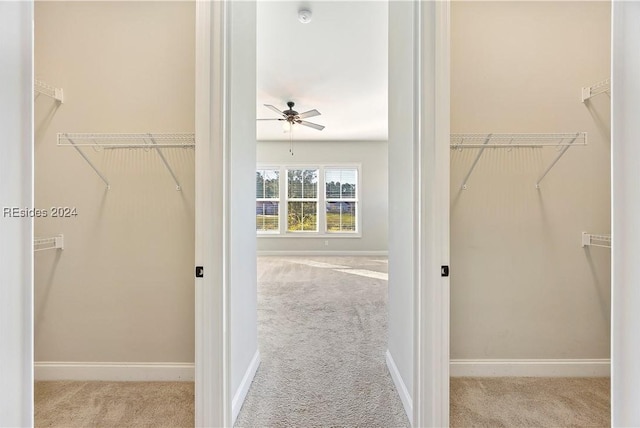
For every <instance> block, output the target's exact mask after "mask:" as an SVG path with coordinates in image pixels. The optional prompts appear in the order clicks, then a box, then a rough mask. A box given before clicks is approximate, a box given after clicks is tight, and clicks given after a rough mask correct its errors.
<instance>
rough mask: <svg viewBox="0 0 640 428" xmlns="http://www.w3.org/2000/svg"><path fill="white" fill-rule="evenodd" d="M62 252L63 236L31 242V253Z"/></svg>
mask: <svg viewBox="0 0 640 428" xmlns="http://www.w3.org/2000/svg"><path fill="white" fill-rule="evenodd" d="M56 249H59V250H64V235H62V234H60V235H58V236H53V237H50V238H35V239H34V240H33V251H45V250H56Z"/></svg>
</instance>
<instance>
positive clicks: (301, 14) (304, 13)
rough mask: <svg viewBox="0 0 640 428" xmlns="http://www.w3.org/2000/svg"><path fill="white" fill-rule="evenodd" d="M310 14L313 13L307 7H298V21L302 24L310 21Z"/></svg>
mask: <svg viewBox="0 0 640 428" xmlns="http://www.w3.org/2000/svg"><path fill="white" fill-rule="evenodd" d="M312 16H313V14H312V13H311V11H310V10H309V9H300V10H299V11H298V21H300V22H302V23H303V24H308V23H310V22H311V17H312Z"/></svg>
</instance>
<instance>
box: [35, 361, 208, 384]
mask: <svg viewBox="0 0 640 428" xmlns="http://www.w3.org/2000/svg"><path fill="white" fill-rule="evenodd" d="M33 368H34V378H35V380H105V381H193V380H194V371H195V370H194V364H193V363H110V362H95V363H94V362H64V361H63V362H59V361H37V362H35V363H34V365H33Z"/></svg>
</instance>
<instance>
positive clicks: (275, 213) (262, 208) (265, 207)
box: [256, 201, 280, 231]
mask: <svg viewBox="0 0 640 428" xmlns="http://www.w3.org/2000/svg"><path fill="white" fill-rule="evenodd" d="M279 217H280V216H279V203H278V202H271V201H259V202H256V230H258V231H267V230H276V231H277V230H278V219H279Z"/></svg>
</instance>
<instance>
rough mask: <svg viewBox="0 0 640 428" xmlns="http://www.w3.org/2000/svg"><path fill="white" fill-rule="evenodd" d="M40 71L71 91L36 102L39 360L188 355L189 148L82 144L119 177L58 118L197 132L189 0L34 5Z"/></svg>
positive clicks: (76, 126) (73, 125)
mask: <svg viewBox="0 0 640 428" xmlns="http://www.w3.org/2000/svg"><path fill="white" fill-rule="evenodd" d="M35 23H36V32H35V36H36V38H35V74H36V77H38V78H41V79H42V80H45V81H46V82H48V83H50V84H52V85H55V86H58V87H62V88H63V89H64V93H65V103H64V104H63V105H61V106H59V107H58V108H56V107H55V103H54V102H53V100H51V99H49V98H46V97H42V96H41V97H38V98H37V99H36V102H35V113H36V116H35V127H36V141H35V158H36V159H35V171H36V172H35V195H36V204H35V205H36V206H37V207H39V208H48V207H50V206H69V207H75V208H76V209H77V212H78V216H77V217H75V218H71V219H59V220H56V219H52V218H46V219H37V220H36V222H35V234H36V236H48V235H55V234H58V233H63V234H64V236H65V249H64V251H61V252H58V253H57V252H55V251H45V252H39V253H36V256H35V360H36V361H106V362H126V361H131V362H159V361H163V362H192V361H193V358H194V312H193V306H194V294H193V293H194V292H193V288H194V284H193V265H194V262H193V261H194V152H193V150H184V149H167V150H166V151H165V156H166V158H167V160H168V162H169V163H170V164H171V165H172V166H173V168H174V171H175V173H176V175H177V177H178V178H179V179H180V180H181V183H182V187H183V190H182V191H181V192H179V191H176V190H175V185H174V184H173V181H172V179H171V176H170V175H169V173H168V172H167V171H166V170H165V168H164V165H163V164H162V162H161V160H160V159H159V158H158V156H157V155H156V154H155V153H153V152H146V151H142V150H117V151H103V152H95V151H94V150H92V149H89V150H88V151H87V153H88V155H89V157H90V158H91V159H92V160H93V161H94V162H95V164H96V165H97V166H98V167H99V168H100V169H101V170H102V171H103V173H104V174H105V176H106V177H107V178H108V179H109V180H110V181H111V190H108V191H107V190H105V187H104V185H103V183H102V182H101V181H100V179H99V178H98V176H97V175H96V174H95V173H94V172H93V171H92V170H91V168H90V167H89V165H88V164H87V163H86V162H85V161H84V160H83V159H82V158H81V157H80V156H79V154H78V153H76V152H75V150H73V148H71V147H57V146H56V139H55V135H56V133H57V132H156V133H162V132H166V133H172V132H193V130H194V72H195V71H194V64H195V58H194V46H195V40H194V37H195V36H194V35H195V7H194V4H193V3H190V2H157V3H156V2H153V3H152V2H45V3H42V2H40V3H37V4H36V8H35Z"/></svg>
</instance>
